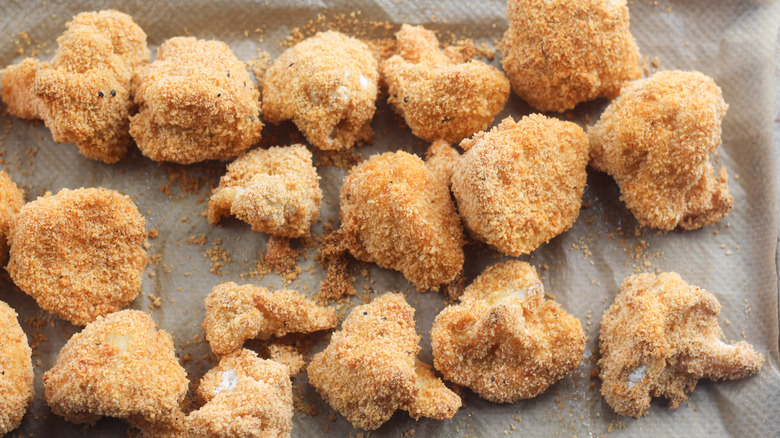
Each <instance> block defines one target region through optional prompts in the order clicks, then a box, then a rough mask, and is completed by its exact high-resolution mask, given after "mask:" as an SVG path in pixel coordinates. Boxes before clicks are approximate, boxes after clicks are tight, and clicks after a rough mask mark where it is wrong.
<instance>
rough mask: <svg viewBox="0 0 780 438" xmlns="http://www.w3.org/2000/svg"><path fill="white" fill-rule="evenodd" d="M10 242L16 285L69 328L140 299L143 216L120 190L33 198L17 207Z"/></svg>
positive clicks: (10, 267)
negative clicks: (18, 208) (62, 320)
mask: <svg viewBox="0 0 780 438" xmlns="http://www.w3.org/2000/svg"><path fill="white" fill-rule="evenodd" d="M8 240H9V244H10V247H11V250H10V254H11V257H10V260H9V261H8V267H7V268H6V269H7V270H8V273H9V274H11V278H12V279H13V281H14V283H16V285H17V286H18V287H19V289H21V290H23V291H24V292H25V293H27V294H28V295H30V296H31V297H33V298H34V299H35V301H37V302H38V305H39V306H41V308H43V309H44V310H46V311H49V312H52V313H56V314H57V315H59V316H60V317H61V318H63V319H65V320H68V321H70V322H71V323H73V324H76V325H86V324H87V323H89V322H92V321H94V320H95V318H97V317H98V316H99V315H107V314H109V313H111V312H116V311H117V310H119V309H121V308H122V307H125V306H126V305H128V304H129V303H130V302H131V301H133V300H134V299H135V297H136V296H137V295H138V289H139V288H140V287H141V273H142V272H143V268H144V266H145V265H146V250H145V249H144V247H143V245H144V243H146V228H145V227H144V218H143V216H141V213H139V212H138V208H136V206H135V204H134V203H133V201H132V200H131V199H130V198H129V197H127V196H125V195H123V194H121V193H119V192H117V191H114V190H108V189H104V188H89V189H77V190H68V189H63V190H62V191H60V192H59V193H57V194H56V195H54V196H51V195H46V196H44V197H42V198H38V199H36V200H35V201H33V202H30V203H28V204H26V205H25V206H24V207H22V209H21V210H19V213H18V214H17V215H16V217H15V218H14V220H13V224H12V226H11V234H10V236H9V239H8Z"/></svg>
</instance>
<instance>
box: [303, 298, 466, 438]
mask: <svg viewBox="0 0 780 438" xmlns="http://www.w3.org/2000/svg"><path fill="white" fill-rule="evenodd" d="M414 325H415V323H414V309H413V308H412V307H411V306H409V304H407V303H406V301H405V300H404V298H403V296H402V295H400V294H393V293H387V294H384V295H382V296H381V297H379V298H376V299H374V300H373V301H371V302H370V303H369V304H365V305H362V306H357V307H355V308H354V309H353V310H352V312H351V313H350V314H349V316H347V319H345V320H344V323H343V324H342V327H341V330H340V331H338V332H336V333H334V334H333V336H332V337H331V341H330V344H329V345H328V347H327V348H326V349H325V350H324V351H322V352H321V353H318V354H316V355H315V356H314V358H312V361H311V363H310V364H309V366H308V368H307V372H308V375H309V383H311V385H312V386H314V388H316V389H317V392H319V393H320V395H321V396H322V397H323V398H324V399H325V401H326V402H328V404H330V406H331V407H332V408H333V409H335V410H337V411H339V413H341V415H343V416H344V417H345V418H346V419H347V420H348V421H349V422H351V423H352V425H353V426H355V427H357V428H361V429H365V430H374V429H377V428H378V427H379V426H381V425H382V424H383V423H384V422H386V421H387V420H389V419H390V417H392V415H393V413H394V412H395V411H396V410H397V409H403V410H406V411H408V412H409V415H410V416H411V417H412V418H415V419H419V418H420V417H428V418H433V419H436V420H446V419H448V418H452V416H453V415H455V412H457V410H458V409H459V408H460V406H461V400H460V397H458V395H457V394H455V393H454V392H452V391H450V390H449V389H448V388H447V387H446V386H445V385H444V383H442V381H441V380H439V379H438V378H437V377H436V376H434V374H433V372H432V371H431V369H430V367H429V366H428V365H425V364H423V363H421V362H420V361H419V360H417V353H418V352H419V351H420V345H419V344H420V337H419V336H418V335H417V333H416V332H415V329H414Z"/></svg>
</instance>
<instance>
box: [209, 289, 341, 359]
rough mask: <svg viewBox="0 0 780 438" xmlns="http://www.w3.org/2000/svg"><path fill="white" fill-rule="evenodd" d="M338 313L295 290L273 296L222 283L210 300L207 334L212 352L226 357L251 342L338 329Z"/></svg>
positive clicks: (260, 291) (256, 290)
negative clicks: (259, 339)
mask: <svg viewBox="0 0 780 438" xmlns="http://www.w3.org/2000/svg"><path fill="white" fill-rule="evenodd" d="M336 324H338V318H337V316H336V311H335V310H334V309H332V308H330V307H321V306H318V305H317V304H315V303H314V302H313V301H311V300H309V299H307V298H306V297H304V296H303V295H300V294H299V293H298V292H295V291H293V290H286V289H283V290H277V291H274V292H270V291H268V290H267V289H265V288H262V287H257V286H253V285H251V284H245V285H243V286H239V285H237V284H236V283H232V282H230V283H221V284H219V285H217V286H215V287H214V289H213V290H212V291H211V293H210V294H209V296H208V297H206V318H205V320H204V321H203V330H205V331H206V339H207V340H208V341H209V345H211V350H212V351H213V352H214V353H216V354H218V355H220V356H221V355H224V354H228V353H230V352H232V351H233V350H236V349H238V348H240V347H241V345H242V344H243V343H244V341H246V340H247V339H253V338H261V339H268V338H270V337H271V336H284V335H286V334H288V333H310V332H315V331H319V330H327V329H332V328H334V327H336Z"/></svg>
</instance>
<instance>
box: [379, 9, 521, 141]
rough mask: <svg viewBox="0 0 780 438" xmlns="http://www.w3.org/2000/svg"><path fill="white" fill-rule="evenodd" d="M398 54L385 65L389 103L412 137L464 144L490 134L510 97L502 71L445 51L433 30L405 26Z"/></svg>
mask: <svg viewBox="0 0 780 438" xmlns="http://www.w3.org/2000/svg"><path fill="white" fill-rule="evenodd" d="M396 38H397V40H398V44H397V54H396V55H394V56H392V57H391V58H389V59H387V60H386V61H384V62H383V63H382V75H383V77H384V80H385V82H387V86H388V90H389V94H390V97H389V99H388V102H390V104H392V105H393V109H395V111H396V112H397V113H398V114H400V115H401V116H402V117H403V118H404V120H405V121H406V124H407V125H409V128H411V129H412V133H413V134H414V135H416V136H418V137H420V138H422V139H424V140H427V141H431V142H433V141H436V140H445V141H447V142H451V143H452V142H458V141H461V140H463V139H464V138H466V137H468V136H470V135H471V134H473V133H475V132H477V131H481V130H484V129H487V128H488V127H489V126H490V124H491V123H492V122H493V118H494V117H495V116H496V114H498V113H499V112H500V111H501V110H502V109H503V108H504V104H506V100H507V98H509V80H508V79H507V78H506V76H504V74H503V73H501V71H499V70H498V69H497V68H495V67H492V66H490V65H487V64H485V63H483V62H481V61H477V60H471V59H466V58H465V57H463V56H462V55H461V54H460V53H458V52H456V51H447V52H444V51H442V50H440V49H439V40H437V39H436V34H435V33H434V32H433V31H430V30H427V29H424V28H423V27H421V26H409V25H408V24H404V25H403V26H401V30H400V31H399V32H398V33H397V34H396Z"/></svg>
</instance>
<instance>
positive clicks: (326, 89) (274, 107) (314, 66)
mask: <svg viewBox="0 0 780 438" xmlns="http://www.w3.org/2000/svg"><path fill="white" fill-rule="evenodd" d="M378 83H379V71H378V65H377V62H376V59H374V56H373V55H372V54H371V50H370V49H369V48H368V46H367V45H366V44H365V43H363V42H361V41H358V40H356V39H355V38H351V37H348V36H346V35H344V34H342V33H339V32H332V31H329V32H322V33H318V34H316V35H314V36H313V37H311V38H307V39H305V40H303V41H301V42H300V43H298V44H296V45H295V46H294V47H291V48H289V49H287V50H285V51H284V53H282V54H281V55H280V56H279V58H277V59H276V61H274V63H273V64H272V65H271V67H269V68H268V70H266V72H265V78H264V82H263V104H264V106H265V108H264V112H263V116H264V117H265V119H266V120H267V121H269V122H271V123H280V122H282V121H285V120H292V121H293V122H295V125H296V126H298V129H299V130H300V131H301V132H302V133H303V135H304V136H306V139H307V140H308V141H309V142H310V143H311V144H312V145H314V146H316V147H318V148H320V149H323V150H335V149H348V148H351V147H352V146H353V145H354V144H355V143H356V142H358V141H370V140H371V139H372V138H373V137H374V131H372V130H371V119H372V118H373V117H374V112H375V111H376V97H377V92H378V89H379V88H378Z"/></svg>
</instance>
